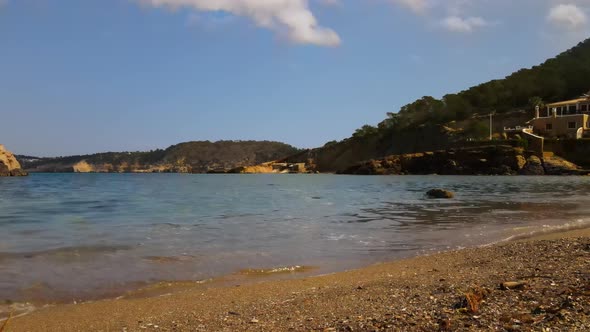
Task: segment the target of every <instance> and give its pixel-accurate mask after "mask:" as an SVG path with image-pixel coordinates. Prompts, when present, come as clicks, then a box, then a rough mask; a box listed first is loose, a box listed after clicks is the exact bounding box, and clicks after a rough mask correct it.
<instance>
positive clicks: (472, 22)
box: [442, 16, 488, 32]
mask: <svg viewBox="0 0 590 332" xmlns="http://www.w3.org/2000/svg"><path fill="white" fill-rule="evenodd" d="M442 25H443V27H445V28H446V29H447V30H449V31H452V32H472V31H473V30H475V29H477V28H481V27H484V26H486V25H488V23H487V21H486V20H484V19H483V18H481V17H466V18H463V17H459V16H449V17H447V18H445V19H443V21H442Z"/></svg>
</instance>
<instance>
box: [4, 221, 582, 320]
mask: <svg viewBox="0 0 590 332" xmlns="http://www.w3.org/2000/svg"><path fill="white" fill-rule="evenodd" d="M589 267H590V228H585V229H577V230H569V231H564V232H558V233H549V234H539V235H536V236H534V237H532V238H529V239H524V240H523V239H520V240H515V241H511V242H505V243H500V244H494V245H492V246H489V247H479V248H469V249H461V250H454V251H448V252H442V253H436V254H427V255H422V256H417V257H413V258H409V259H401V260H396V261H392V262H388V263H380V264H376V265H371V266H368V267H364V268H360V269H355V270H350V271H345V272H337V273H332V274H326V275H320V276H312V277H306V276H303V277H300V278H295V279H287V280H262V281H259V282H249V283H245V284H241V285H236V284H234V285H231V284H226V285H223V283H220V284H218V285H204V284H202V283H201V284H199V283H196V282H185V283H160V284H157V285H153V286H152V287H151V288H150V287H148V288H145V289H143V290H140V291H138V292H135V293H132V295H131V296H127V297H119V298H116V299H107V300H100V301H95V302H87V303H81V304H60V305H55V306H48V307H45V308H40V309H38V310H35V311H33V312H31V313H29V314H26V315H24V316H21V317H17V318H13V319H11V320H10V321H9V322H8V329H7V330H6V331H28V330H40V329H41V330H43V329H45V330H52V331H71V330H118V331H121V330H124V331H141V330H145V329H148V330H162V331H184V330H192V331H194V330H197V331H199V330H203V331H211V330H213V331H219V330H228V331H230V330H288V329H294V330H327V331H335V330H343V331H346V330H351V329H353V330H355V331H356V330H375V329H376V330H379V329H385V330H388V329H390V330H399V329H408V328H411V329H425V330H437V329H441V328H447V327H449V328H453V329H454V330H469V329H470V328H471V329H472V328H476V329H477V328H482V329H483V328H488V327H491V326H495V327H500V328H504V329H506V327H510V328H511V329H513V330H521V329H523V330H530V329H535V330H537V329H540V327H545V326H547V327H549V326H557V327H558V328H562V327H563V326H567V327H570V328H579V329H590V320H589V318H590V316H589V315H590V270H589ZM506 281H525V282H526V284H527V285H526V286H525V287H524V288H523V289H522V290H508V291H503V290H499V289H498V285H499V284H500V283H502V282H506ZM477 292H480V293H482V294H479V295H478V294H477ZM484 293H485V294H484ZM465 294H476V297H479V296H482V297H484V296H485V297H486V299H484V300H483V302H481V300H480V301H476V302H478V303H477V305H478V306H479V308H478V310H476V312H464V311H465V308H463V309H461V308H456V307H457V303H459V302H461V301H462V300H461V298H462V297H465V296H464V295H465ZM564 299H565V300H567V301H569V302H572V301H573V302H572V303H573V304H572V303H570V304H572V305H569V304H568V306H566V307H564V308H561V306H560V307H559V308H558V310H557V309H555V308H553V307H552V306H555V305H557V304H555V303H553V302H555V301H557V302H559V301H562V300H563V301H565V300H564ZM464 300H465V299H464ZM544 301H545V302H546V301H549V302H550V303H549V302H548V303H547V304H543V303H542V302H544ZM552 301H553V302H552ZM567 301H566V302H567ZM463 302H465V301H463ZM496 302H499V303H496ZM557 302H556V303H557ZM569 302H568V303H569ZM561 304H563V303H561ZM561 304H560V305H561ZM566 304H567V303H566ZM459 306H460V305H459ZM467 306H468V305H467ZM572 308H573V309H572ZM570 309H572V310H570ZM574 309H576V310H574ZM555 310H557V311H555ZM461 311H463V312H461ZM553 311H555V312H553ZM560 313H561V314H560ZM511 315H512V316H511ZM560 315H561V316H560ZM558 316H559V317H558ZM562 316H563V317H562ZM55 317H61V318H59V319H58V320H56V319H55ZM556 317H557V318H556ZM573 318H575V319H573ZM572 324H573V325H572ZM575 324H578V325H575ZM447 325H449V326H447Z"/></svg>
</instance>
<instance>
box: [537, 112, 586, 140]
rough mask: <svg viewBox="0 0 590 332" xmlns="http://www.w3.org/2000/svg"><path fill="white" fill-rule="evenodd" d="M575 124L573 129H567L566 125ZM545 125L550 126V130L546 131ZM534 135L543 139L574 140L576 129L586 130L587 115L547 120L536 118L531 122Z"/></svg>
mask: <svg viewBox="0 0 590 332" xmlns="http://www.w3.org/2000/svg"><path fill="white" fill-rule="evenodd" d="M574 121H575V122H576V127H575V128H569V127H568V123H570V122H574ZM547 124H551V125H552V127H553V128H552V129H551V130H547V129H546V128H547ZM532 125H533V127H534V132H535V134H538V135H541V136H544V137H570V138H576V132H577V131H578V128H580V127H582V128H584V129H588V115H587V114H575V115H565V116H558V117H549V118H537V119H534V120H532Z"/></svg>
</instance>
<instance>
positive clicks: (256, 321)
mask: <svg viewBox="0 0 590 332" xmlns="http://www.w3.org/2000/svg"><path fill="white" fill-rule="evenodd" d="M258 322H259V320H258V319H256V318H252V320H250V324H258Z"/></svg>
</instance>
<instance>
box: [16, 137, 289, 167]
mask: <svg viewBox="0 0 590 332" xmlns="http://www.w3.org/2000/svg"><path fill="white" fill-rule="evenodd" d="M298 152H300V150H299V149H297V148H295V147H293V146H291V145H288V144H284V143H280V142H271V141H218V142H209V141H199V142H187V143H180V144H177V145H173V146H170V147H169V148H167V149H165V150H162V149H157V150H152V151H147V152H106V153H97V154H91V155H79V156H68V157H57V158H37V159H35V158H34V157H30V156H29V157H22V158H20V161H21V163H22V165H23V168H24V169H27V170H29V171H31V172H73V171H87V172H182V173H190V172H193V173H203V172H207V171H210V170H216V169H231V168H235V167H242V166H252V165H256V164H260V163H263V162H267V161H271V160H276V159H280V158H284V157H285V156H289V155H292V154H295V153H298Z"/></svg>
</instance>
